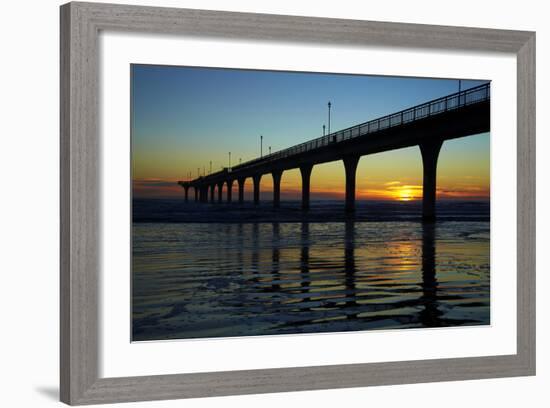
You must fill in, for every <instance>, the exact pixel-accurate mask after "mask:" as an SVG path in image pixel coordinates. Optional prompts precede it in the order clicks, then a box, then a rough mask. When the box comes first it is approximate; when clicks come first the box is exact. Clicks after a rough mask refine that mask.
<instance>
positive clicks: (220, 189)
mask: <svg viewBox="0 0 550 408" xmlns="http://www.w3.org/2000/svg"><path fill="white" fill-rule="evenodd" d="M222 192H223V182H221V183H218V203H221V202H222Z"/></svg>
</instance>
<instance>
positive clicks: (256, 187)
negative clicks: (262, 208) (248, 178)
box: [252, 174, 262, 205]
mask: <svg viewBox="0 0 550 408" xmlns="http://www.w3.org/2000/svg"><path fill="white" fill-rule="evenodd" d="M261 179H262V175H261V174H259V175H256V176H253V177H252V180H253V181H254V205H258V204H260V180H261Z"/></svg>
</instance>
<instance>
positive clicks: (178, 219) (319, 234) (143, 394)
mask: <svg viewBox="0 0 550 408" xmlns="http://www.w3.org/2000/svg"><path fill="white" fill-rule="evenodd" d="M534 112H535V34H534V33H532V32H522V31H507V30H492V29H482V28H461V27H444V26H430V25H413V24H402V23H385V22H371V21H358V20H337V19H325V18H312V17H295V16H281V15H263V14H248V13H234V12H218V11H204V10H190V9H170V8H155V7H142V6H127V5H111V4H95V3H69V4H66V5H64V6H62V7H61V400H62V401H63V402H65V403H67V404H71V405H79V404H95V403H113V402H126V401H141V400H155V399H176V398H192V397H207V396H222V395H235V394H252V393H267V392H280V391H299V390H315V389H327V388H347V387H363V386H372V385H388V384H403V383H418V382H432V381H448V380H466V379H479V378H492V377H509V376H525V375H534V374H535V116H534Z"/></svg>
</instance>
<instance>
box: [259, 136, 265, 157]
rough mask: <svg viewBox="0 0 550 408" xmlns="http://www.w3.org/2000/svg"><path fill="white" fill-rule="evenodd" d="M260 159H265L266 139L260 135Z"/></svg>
mask: <svg viewBox="0 0 550 408" xmlns="http://www.w3.org/2000/svg"><path fill="white" fill-rule="evenodd" d="M260 157H264V137H263V136H262V135H260Z"/></svg>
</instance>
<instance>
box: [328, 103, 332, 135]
mask: <svg viewBox="0 0 550 408" xmlns="http://www.w3.org/2000/svg"><path fill="white" fill-rule="evenodd" d="M331 106H332V104H331V103H330V101H328V134H329V135H330V107H331Z"/></svg>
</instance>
